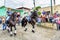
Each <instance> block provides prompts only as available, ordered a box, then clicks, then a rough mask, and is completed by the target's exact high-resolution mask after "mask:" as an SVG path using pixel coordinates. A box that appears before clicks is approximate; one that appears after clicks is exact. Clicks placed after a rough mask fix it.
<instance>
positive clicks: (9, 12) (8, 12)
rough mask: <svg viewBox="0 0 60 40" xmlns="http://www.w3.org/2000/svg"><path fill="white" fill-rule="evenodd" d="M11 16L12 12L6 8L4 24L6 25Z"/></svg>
mask: <svg viewBox="0 0 60 40" xmlns="http://www.w3.org/2000/svg"><path fill="white" fill-rule="evenodd" d="M11 15H12V11H11V8H7V17H6V24H7V25H8V21H9V18H10V16H11Z"/></svg>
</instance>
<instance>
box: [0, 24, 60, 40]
mask: <svg viewBox="0 0 60 40" xmlns="http://www.w3.org/2000/svg"><path fill="white" fill-rule="evenodd" d="M0 26H1V25H0ZM26 27H28V30H27V31H26V32H25V31H24V28H22V27H21V26H17V35H16V36H12V37H10V35H9V33H8V32H7V30H5V31H3V30H1V29H0V40H60V31H57V30H54V29H47V28H43V27H38V26H35V33H32V32H31V30H32V26H30V24H28V25H27V26H26Z"/></svg>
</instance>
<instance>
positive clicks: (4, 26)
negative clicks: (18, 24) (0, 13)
mask: <svg viewBox="0 0 60 40" xmlns="http://www.w3.org/2000/svg"><path fill="white" fill-rule="evenodd" d="M2 25H3V26H2V29H3V30H5V29H6V24H5V18H4V17H3V18H2Z"/></svg>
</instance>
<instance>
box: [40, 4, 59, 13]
mask: <svg viewBox="0 0 60 40" xmlns="http://www.w3.org/2000/svg"><path fill="white" fill-rule="evenodd" d="M43 10H44V11H46V12H51V7H50V6H48V7H44V8H40V9H39V11H40V12H42V11H43ZM56 11H58V12H59V13H60V5H56V6H53V13H55V12H56Z"/></svg>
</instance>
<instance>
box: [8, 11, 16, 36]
mask: <svg viewBox="0 0 60 40" xmlns="http://www.w3.org/2000/svg"><path fill="white" fill-rule="evenodd" d="M16 18H17V15H16V12H14V13H12V15H11V16H10V18H9V20H8V21H7V23H8V25H7V26H8V28H9V29H8V31H9V32H10V36H12V34H13V33H12V27H14V30H15V32H14V35H16Z"/></svg>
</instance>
